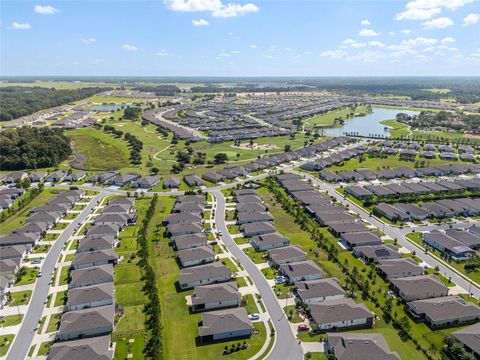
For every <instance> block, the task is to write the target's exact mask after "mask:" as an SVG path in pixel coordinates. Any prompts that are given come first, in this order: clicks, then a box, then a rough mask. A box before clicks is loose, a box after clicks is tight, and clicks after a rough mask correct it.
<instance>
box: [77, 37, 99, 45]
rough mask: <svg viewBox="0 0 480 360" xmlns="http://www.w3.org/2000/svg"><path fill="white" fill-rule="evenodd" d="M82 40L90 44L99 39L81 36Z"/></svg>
mask: <svg viewBox="0 0 480 360" xmlns="http://www.w3.org/2000/svg"><path fill="white" fill-rule="evenodd" d="M80 41H81V42H83V43H84V44H86V45H90V44H93V43H94V42H96V41H97V39H94V38H81V39H80Z"/></svg>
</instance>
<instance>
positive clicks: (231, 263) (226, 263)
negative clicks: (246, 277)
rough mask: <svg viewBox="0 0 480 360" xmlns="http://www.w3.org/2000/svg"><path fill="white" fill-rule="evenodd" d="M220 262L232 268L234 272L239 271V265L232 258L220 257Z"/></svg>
mask: <svg viewBox="0 0 480 360" xmlns="http://www.w3.org/2000/svg"><path fill="white" fill-rule="evenodd" d="M220 262H221V263H222V264H224V265H226V266H228V267H229V268H230V270H232V273H236V272H237V271H238V267H237V266H236V265H235V264H234V263H233V262H232V260H230V259H227V258H225V259H220Z"/></svg>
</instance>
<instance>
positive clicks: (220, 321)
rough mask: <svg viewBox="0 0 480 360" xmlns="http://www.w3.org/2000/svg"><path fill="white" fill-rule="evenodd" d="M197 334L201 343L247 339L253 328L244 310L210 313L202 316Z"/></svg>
mask: <svg viewBox="0 0 480 360" xmlns="http://www.w3.org/2000/svg"><path fill="white" fill-rule="evenodd" d="M198 334H199V337H200V341H201V342H202V343H206V342H210V341H216V340H224V339H232V338H239V337H249V336H250V335H252V334H253V326H252V322H251V321H250V319H249V318H248V314H247V312H246V311H245V309H244V308H236V309H228V310H218V311H210V312H206V313H203V314H202V322H201V325H200V326H199V328H198Z"/></svg>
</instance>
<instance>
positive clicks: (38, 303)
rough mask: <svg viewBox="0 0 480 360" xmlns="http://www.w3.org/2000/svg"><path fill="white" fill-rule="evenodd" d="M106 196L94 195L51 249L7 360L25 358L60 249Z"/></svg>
mask: <svg viewBox="0 0 480 360" xmlns="http://www.w3.org/2000/svg"><path fill="white" fill-rule="evenodd" d="M97 190H98V189H97ZM100 191H101V190H100ZM107 195H108V193H107V192H103V191H101V192H100V193H99V194H98V195H95V196H94V197H93V198H92V199H91V200H90V202H89V204H88V205H87V206H86V207H85V209H83V210H82V212H81V213H80V214H79V215H78V216H77V217H76V218H75V220H74V221H72V222H71V223H70V225H68V227H67V228H65V230H64V231H63V232H62V233H61V235H60V236H59V237H58V239H57V240H56V241H55V243H54V244H53V246H52V247H51V249H50V251H49V252H48V255H47V257H46V258H45V260H44V262H43V265H42V267H41V269H40V270H41V271H42V273H43V276H42V277H39V278H38V279H37V281H36V282H35V288H34V289H33V293H32V296H31V300H30V303H29V305H28V309H27V312H26V314H25V317H24V319H23V322H22V325H21V327H20V330H19V332H18V334H16V336H15V339H14V341H13V343H12V345H11V347H10V350H9V352H8V354H7V360H18V359H24V358H26V356H27V353H28V350H29V348H30V345H31V343H32V340H33V337H34V335H35V333H36V330H37V326H38V322H39V321H40V319H41V317H42V312H43V308H44V306H45V301H46V300H47V296H48V291H49V288H50V280H51V279H52V275H53V271H54V269H55V265H56V263H57V259H58V257H59V255H60V253H61V251H62V248H63V246H64V245H65V243H66V242H67V240H68V239H69V238H70V237H71V236H72V235H73V234H74V232H75V230H76V228H77V227H78V226H79V225H80V224H82V223H83V222H84V221H85V219H86V218H87V216H88V215H89V214H90V213H91V212H92V210H93V208H94V207H95V206H96V205H97V202H98V201H100V200H101V199H103V198H104V197H105V196H107Z"/></svg>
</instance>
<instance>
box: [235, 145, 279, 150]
mask: <svg viewBox="0 0 480 360" xmlns="http://www.w3.org/2000/svg"><path fill="white" fill-rule="evenodd" d="M232 148H234V149H241V150H275V149H278V146H277V145H275V144H257V143H253V144H251V145H250V143H240V145H232Z"/></svg>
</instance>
